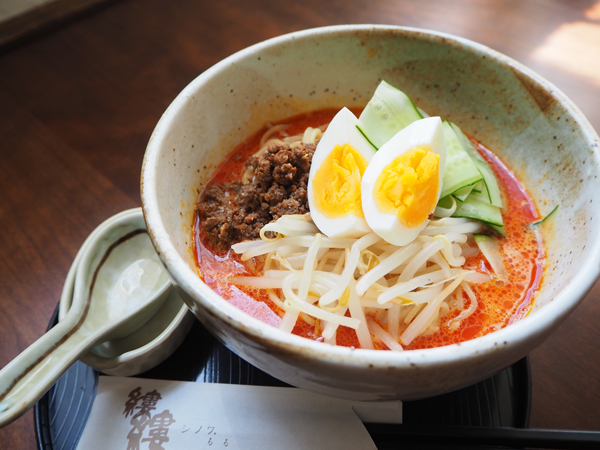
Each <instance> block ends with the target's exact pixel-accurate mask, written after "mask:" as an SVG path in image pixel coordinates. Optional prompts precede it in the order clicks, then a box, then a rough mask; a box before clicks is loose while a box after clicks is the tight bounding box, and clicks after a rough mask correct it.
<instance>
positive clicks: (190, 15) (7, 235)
mask: <svg viewBox="0 0 600 450" xmlns="http://www.w3.org/2000/svg"><path fill="white" fill-rule="evenodd" d="M595 4H596V2H595V1H591V0H590V1H584V0H579V1H569V0H563V1H559V0H545V1H542V0H537V1H536V0H529V1H527V2H524V1H521V0H505V1H501V2H499V1H496V0H485V1H484V0H481V1H468V0H461V1H458V0H455V1H453V2H447V1H445V0H414V1H412V0H410V1H409V0H406V1H403V2H399V1H393V0H368V1H367V0H333V1H329V2H321V1H317V0H304V1H302V2H289V3H288V2H280V1H279V2H276V1H268V0H243V1H242V0H233V1H228V2H215V1H212V0H211V1H203V0H200V1H197V0H196V1H193V0H179V1H177V2H173V1H169V0H122V1H119V2H111V3H110V4H109V5H108V6H106V7H104V8H102V9H100V10H97V11H94V12H93V13H92V14H88V15H86V16H84V17H81V18H79V19H78V20H76V21H73V22H70V23H68V24H66V25H64V26H63V27H61V28H59V29H55V30H52V31H51V32H48V33H46V34H44V35H41V36H36V37H35V39H32V40H30V41H29V42H26V43H22V44H20V45H19V46H17V47H15V48H12V49H10V50H8V51H4V52H3V53H2V54H0V280H1V282H0V331H1V337H0V366H4V365H5V364H7V363H8V362H9V361H10V360H11V359H12V358H13V357H14V356H16V355H17V354H18V353H19V352H20V351H22V350H23V349H24V348H26V347H27V346H28V345H29V344H30V343H32V342H33V341H34V340H35V339H37V338H38V337H39V336H40V335H41V334H42V333H43V332H44V330H45V328H46V326H47V323H48V321H49V319H50V317H51V314H52V311H53V310H54V308H55V306H56V303H57V302H58V299H59V296H60V292H61V289H62V283H63V281H64V279H65V276H66V274H67V271H68V269H69V266H70V264H71V261H72V259H73V257H74V256H75V253H76V252H77V249H78V248H79V246H80V244H81V243H82V242H83V240H84V239H85V237H86V236H87V235H88V234H89V232H91V231H92V230H93V229H94V227H95V226H96V225H97V224H99V223H100V222H101V221H102V220H104V219H105V218H107V217H109V216H110V215H112V214H115V213H117V212H119V211H121V210H123V209H126V208H129V207H134V206H137V205H139V176H140V167H141V162H142V158H143V153H144V149H145V145H146V143H147V141H148V139H149V137H150V134H151V133H152V130H153V127H154V125H155V124H156V122H157V121H158V119H159V118H160V115H161V113H162V112H163V111H164V109H165V108H166V107H167V105H168V104H169V103H170V101H171V100H172V99H173V98H174V97H175V96H176V95H177V93H178V92H179V91H180V90H181V89H182V88H183V87H184V86H185V85H186V84H187V83H188V82H189V81H191V80H192V79H193V78H194V77H195V76H197V75H198V74H200V73H201V72H202V71H204V70H206V69H207V68H208V67H210V66H211V65H213V64H214V63H216V62H218V61H219V60H221V59H222V58H224V57H226V56H228V55H230V54H231V53H233V52H235V51H237V50H240V49H242V48H244V47H247V46H248V45H251V44H254V43H256V42H259V41H261V40H264V39H267V38H270V37H273V36H277V35H280V34H282V33H287V32H291V31H296V30H300V29H304V28H309V27H315V26H323V25H332V24H342V23H389V24H396V25H406V26H413V27H420V28H428V29H435V30H438V31H443V32H448V33H452V34H456V35H459V36H462V37H465V38H469V39H473V40H475V41H478V42H480V43H483V44H485V45H487V46H489V47H492V48H494V49H496V50H498V51H501V52H503V53H505V54H507V55H508V56H511V57H513V58H515V59H517V60H518V61H520V62H522V63H524V64H526V65H528V66H530V67H531V68H533V69H534V70H536V71H537V72H538V73H540V74H541V75H543V76H545V77H546V78H547V79H549V80H550V81H551V82H553V83H555V84H556V85H557V86H558V87H559V88H560V89H561V90H563V91H564V92H565V93H566V94H567V95H568V96H570V97H571V99H572V100H573V101H574V102H575V103H576V104H577V105H578V107H579V108H580V109H581V110H582V111H583V112H584V113H585V114H586V115H587V117H588V119H589V120H590V122H591V123H592V125H593V126H594V127H595V128H596V129H597V130H598V129H600V72H599V75H598V76H596V77H594V76H593V73H592V75H590V73H589V72H585V70H583V69H585V65H586V61H587V64H588V65H591V67H594V64H598V63H597V62H596V61H594V60H593V59H588V58H590V57H589V56H586V55H588V54H589V55H592V56H593V55H594V51H595V52H596V53H595V55H597V56H598V60H600V38H599V37H598V36H600V34H596V32H597V31H598V30H599V29H600V12H595V13H594V12H593V11H595V10H594V9H593V8H594V6H595ZM598 8H599V7H596V9H598ZM590 11H591V12H590ZM569 33H571V34H569ZM569 36H578V37H577V39H579V41H578V40H577V39H575V41H574V42H575V44H569V45H571V46H572V45H575V48H574V50H573V57H575V60H576V62H578V66H580V67H579V69H581V70H579V69H578V70H579V71H577V70H576V69H577V68H575V69H574V68H573V67H567V66H565V65H564V64H561V61H562V59H561V58H564V57H565V56H566V57H569V54H568V53H569V52H570V51H571V50H570V49H571V48H572V47H569V45H566V44H565V45H563V44H564V43H565V42H567V44H568V43H569V42H570V41H569V39H570V38H569ZM561 39H562V40H561ZM540 48H545V49H546V50H545V51H546V53H544V55H546V56H544V57H540V52H541V50H540ZM582 49H583V50H585V49H587V51H588V53H583V54H582V53H581V51H580V50H582ZM594 49H595V50H594ZM578 51H580V52H579V53H577V52H578ZM565 52H566V53H567V55H565ZM590 52H591V53H590ZM548 55H550V56H548ZM577 58H579V60H577ZM599 322H600V285H596V286H595V287H594V289H593V290H592V291H591V292H590V293H589V295H588V296H587V298H586V299H585V300H584V302H583V303H582V304H581V305H580V307H579V308H578V309H577V310H576V311H575V312H574V313H573V314H572V315H571V316H570V317H569V318H568V319H567V321H566V322H565V323H564V324H563V325H562V326H561V327H560V329H559V330H558V331H557V332H556V333H554V334H553V335H552V337H551V338H550V339H548V341H547V342H546V343H544V344H543V345H542V346H541V347H539V348H538V349H537V350H535V351H534V352H533V353H532V354H531V364H532V372H533V409H532V416H531V426H532V427H536V428H552V427H554V428H559V427H560V428H572V429H594V430H600V406H599V405H600V377H599V376H598V373H599V372H600V356H599V355H600V352H599V351H598V348H597V346H598V342H600V331H599V326H598V323H599ZM0 447H2V448H7V449H8V448H10V449H33V448H35V447H36V443H35V433H34V429H33V420H32V414H31V412H29V413H28V414H26V415H25V416H24V417H23V418H21V419H19V420H18V421H16V422H15V423H13V424H11V425H9V426H7V427H5V428H3V429H1V430H0Z"/></svg>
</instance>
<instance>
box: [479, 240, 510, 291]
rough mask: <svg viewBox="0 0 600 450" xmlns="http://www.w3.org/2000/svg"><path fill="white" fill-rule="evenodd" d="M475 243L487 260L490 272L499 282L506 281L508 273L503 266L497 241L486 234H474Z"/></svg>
mask: <svg viewBox="0 0 600 450" xmlns="http://www.w3.org/2000/svg"><path fill="white" fill-rule="evenodd" d="M473 238H474V239H475V243H476V244H477V246H478V247H479V250H481V253H483V256H485V258H486V259H487V260H488V262H489V263H490V266H492V270H493V271H494V273H495V274H496V276H497V277H498V279H500V280H507V279H508V272H507V271H506V267H505V266H504V258H502V254H501V253H500V248H499V245H498V239H496V238H495V237H493V236H489V235H487V234H474V235H473Z"/></svg>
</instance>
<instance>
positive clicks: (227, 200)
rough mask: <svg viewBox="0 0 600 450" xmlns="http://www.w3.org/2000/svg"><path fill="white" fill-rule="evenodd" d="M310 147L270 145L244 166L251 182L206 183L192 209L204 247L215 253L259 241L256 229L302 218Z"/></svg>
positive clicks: (305, 210) (311, 148)
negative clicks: (289, 216)
mask: <svg viewBox="0 0 600 450" xmlns="http://www.w3.org/2000/svg"><path fill="white" fill-rule="evenodd" d="M314 151H315V145H314V144H300V145H298V146H296V147H293V148H292V147H290V146H289V145H288V144H271V145H270V146H269V147H268V148H267V151H266V152H264V153H263V154H261V155H255V156H252V157H250V158H249V159H248V161H247V162H246V170H245V173H246V174H251V176H250V177H249V178H250V181H248V182H242V181H235V182H233V183H213V184H209V185H208V186H207V187H206V188H205V189H204V191H203V192H202V195H201V196H200V199H199V201H198V203H197V204H196V209H197V210H198V213H199V217H200V225H201V227H202V229H203V231H204V233H205V234H206V240H207V242H208V243H209V244H210V245H211V246H212V247H214V248H215V250H216V251H218V252H219V253H224V252H226V251H227V250H228V249H229V248H230V247H231V245H232V244H235V243H236V242H241V241H244V240H246V239H258V237H259V233H260V230H261V228H262V227H263V226H265V225H266V224H267V223H269V222H273V221H275V220H277V219H279V218H280V217H281V216H283V215H286V214H306V213H307V212H308V211H309V210H308V197H307V193H306V188H307V184H308V172H309V170H310V162H311V160H312V156H313V153H314Z"/></svg>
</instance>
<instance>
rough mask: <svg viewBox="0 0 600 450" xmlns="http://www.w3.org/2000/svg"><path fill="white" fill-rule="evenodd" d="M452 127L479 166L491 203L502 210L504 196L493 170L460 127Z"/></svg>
mask: <svg viewBox="0 0 600 450" xmlns="http://www.w3.org/2000/svg"><path fill="white" fill-rule="evenodd" d="M451 125H452V129H453V130H454V132H455V133H456V136H457V137H458V139H459V141H460V142H461V144H462V145H463V147H464V148H465V150H466V151H467V152H468V153H469V155H470V156H471V158H473V161H475V164H477V168H478V169H479V171H480V172H481V175H483V180H484V181H485V185H486V187H487V191H488V194H489V197H490V203H491V204H492V205H494V206H497V207H498V208H502V196H501V195H500V188H499V187H498V181H497V180H496V176H495V175H494V172H493V171H492V168H491V167H490V166H489V164H488V163H487V162H486V160H485V159H483V157H482V156H481V155H480V154H479V152H478V151H477V150H476V149H475V147H473V144H472V143H471V141H470V140H469V139H468V138H467V137H466V136H465V134H464V133H463V132H462V130H461V129H460V128H459V127H458V125H456V124H454V123H451Z"/></svg>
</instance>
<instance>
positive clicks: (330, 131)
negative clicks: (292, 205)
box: [307, 108, 375, 238]
mask: <svg viewBox="0 0 600 450" xmlns="http://www.w3.org/2000/svg"><path fill="white" fill-rule="evenodd" d="M357 124H358V119H357V118H356V116H355V115H354V114H353V113H352V112H351V111H350V110H349V109H348V108H343V109H342V110H341V111H340V112H338V113H337V114H336V116H335V117H334V118H333V120H332V121H331V123H330V124H329V126H328V127H327V130H326V131H325V133H323V136H322V137H321V139H320V141H319V143H318V144H317V148H316V149H315V153H314V155H313V158H312V163H311V167H310V172H309V179H308V188H307V194H308V205H309V208H310V214H311V217H312V220H313V222H314V223H315V225H316V226H317V227H318V228H319V230H320V231H321V232H322V233H323V234H325V235H326V236H328V237H331V238H337V237H340V238H358V237H360V236H363V235H365V234H366V233H368V232H370V231H371V230H370V228H369V225H368V224H367V221H366V220H365V216H364V214H363V210H362V197H361V182H362V178H363V174H364V173H365V170H366V169H367V166H368V164H369V161H370V160H371V158H373V156H374V155H375V149H373V147H372V146H371V144H369V142H368V141H367V140H366V139H365V137H364V136H363V135H362V134H361V133H360V131H358V129H357V128H356V125H357Z"/></svg>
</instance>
